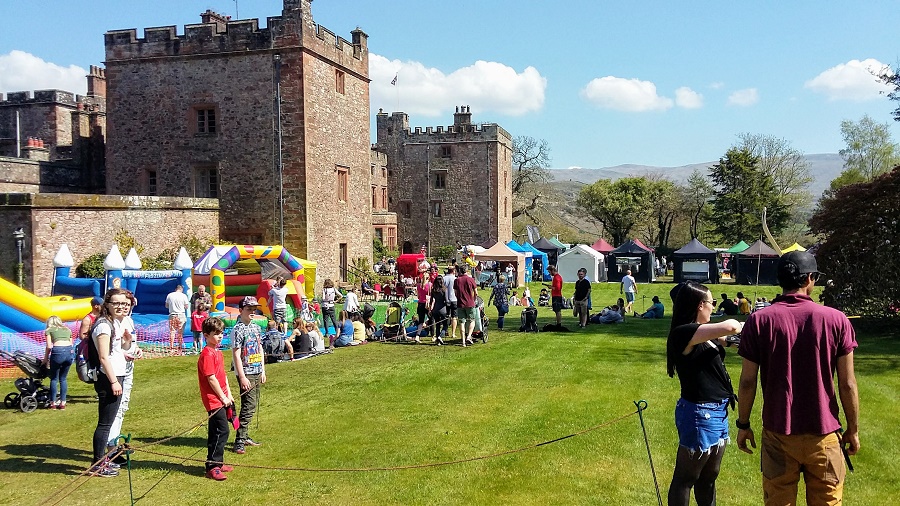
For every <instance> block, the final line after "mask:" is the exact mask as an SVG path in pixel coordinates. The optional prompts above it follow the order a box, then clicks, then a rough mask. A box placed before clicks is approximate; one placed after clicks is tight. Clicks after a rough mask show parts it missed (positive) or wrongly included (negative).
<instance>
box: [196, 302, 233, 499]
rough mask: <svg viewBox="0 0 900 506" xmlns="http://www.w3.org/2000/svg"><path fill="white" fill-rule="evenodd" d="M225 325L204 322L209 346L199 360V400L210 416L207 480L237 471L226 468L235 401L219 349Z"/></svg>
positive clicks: (209, 321) (220, 478)
mask: <svg viewBox="0 0 900 506" xmlns="http://www.w3.org/2000/svg"><path fill="white" fill-rule="evenodd" d="M224 330H225V322H223V321H222V320H221V319H219V318H207V319H206V320H204V321H203V325H202V332H203V337H204V338H206V346H205V347H204V348H203V350H202V351H201V352H200V358H199V359H198V360H197V379H198V380H199V382H200V400H201V401H202V402H203V407H204V408H206V412H207V413H208V414H209V421H208V422H207V425H208V431H207V436H206V448H207V452H206V477H207V478H209V479H212V480H216V481H225V480H226V479H227V478H228V477H227V476H225V473H227V472H229V471H233V470H234V468H233V467H231V466H229V465H228V464H225V442H226V441H228V437H229V433H230V432H231V431H230V430H229V428H228V425H229V420H228V415H229V414H231V417H232V418H233V417H234V397H232V395H231V388H230V387H229V386H228V375H227V374H225V360H224V359H223V358H222V352H221V351H219V349H218V346H219V344H220V343H221V342H222V331H224Z"/></svg>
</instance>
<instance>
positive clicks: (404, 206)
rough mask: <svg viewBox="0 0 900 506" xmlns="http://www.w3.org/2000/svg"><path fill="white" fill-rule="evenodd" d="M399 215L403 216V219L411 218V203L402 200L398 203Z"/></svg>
mask: <svg viewBox="0 0 900 506" xmlns="http://www.w3.org/2000/svg"><path fill="white" fill-rule="evenodd" d="M400 213H402V214H403V217H404V218H410V217H412V202H411V201H409V200H403V201H401V202H400Z"/></svg>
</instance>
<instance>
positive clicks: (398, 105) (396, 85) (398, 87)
mask: <svg viewBox="0 0 900 506" xmlns="http://www.w3.org/2000/svg"><path fill="white" fill-rule="evenodd" d="M399 76H400V72H399V71H398V72H397V73H396V74H394V87H395V88H397V108H396V109H395V111H397V112H400V85H399V84H398V80H397V78H398V77H399Z"/></svg>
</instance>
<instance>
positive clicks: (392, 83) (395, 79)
mask: <svg viewBox="0 0 900 506" xmlns="http://www.w3.org/2000/svg"><path fill="white" fill-rule="evenodd" d="M396 85H397V74H394V79H392V80H391V86H396Z"/></svg>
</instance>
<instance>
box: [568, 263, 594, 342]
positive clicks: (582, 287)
mask: <svg viewBox="0 0 900 506" xmlns="http://www.w3.org/2000/svg"><path fill="white" fill-rule="evenodd" d="M586 276H587V269H585V268H584V267H582V268H581V269H578V281H576V282H575V294H574V295H573V296H572V305H573V306H574V307H575V316H577V317H578V326H579V327H581V328H585V327H587V323H588V316H589V314H588V305H589V304H588V302H589V301H590V300H591V282H590V281H589V280H588V279H587V278H586Z"/></svg>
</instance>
